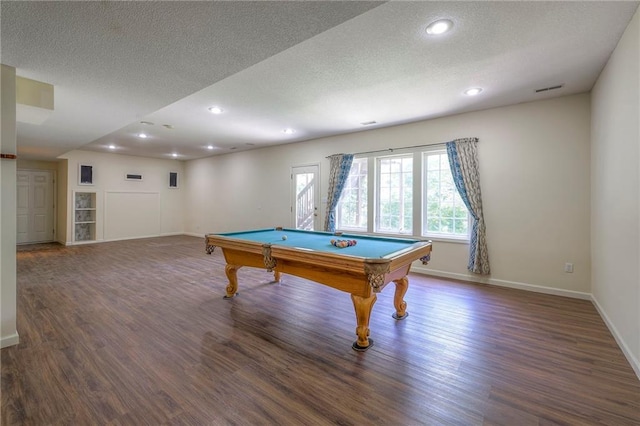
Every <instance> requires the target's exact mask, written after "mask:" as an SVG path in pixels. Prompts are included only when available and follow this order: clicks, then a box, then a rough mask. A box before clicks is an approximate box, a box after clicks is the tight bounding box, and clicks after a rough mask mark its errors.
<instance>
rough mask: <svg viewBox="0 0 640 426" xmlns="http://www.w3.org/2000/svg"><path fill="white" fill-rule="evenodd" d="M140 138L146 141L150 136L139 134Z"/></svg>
mask: <svg viewBox="0 0 640 426" xmlns="http://www.w3.org/2000/svg"><path fill="white" fill-rule="evenodd" d="M138 137H139V138H140V139H146V138H148V137H149V135H147V134H146V133H138Z"/></svg>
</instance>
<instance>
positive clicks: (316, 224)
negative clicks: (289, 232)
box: [291, 164, 320, 231]
mask: <svg viewBox="0 0 640 426" xmlns="http://www.w3.org/2000/svg"><path fill="white" fill-rule="evenodd" d="M319 170H320V166H319V165H318V164H312V165H308V166H295V167H292V169H291V196H292V198H291V199H292V200H293V203H292V204H293V205H292V206H291V212H292V214H293V226H294V227H295V228H296V229H304V230H308V231H313V230H319V229H320V216H319V214H318V213H319V212H318V208H319V207H320V178H319V175H320V172H319Z"/></svg>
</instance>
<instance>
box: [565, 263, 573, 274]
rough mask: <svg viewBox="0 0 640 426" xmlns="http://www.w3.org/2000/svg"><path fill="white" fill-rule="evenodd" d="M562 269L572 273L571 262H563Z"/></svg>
mask: <svg viewBox="0 0 640 426" xmlns="http://www.w3.org/2000/svg"><path fill="white" fill-rule="evenodd" d="M564 271H565V272H568V273H572V272H573V263H569V262H567V263H565V264H564Z"/></svg>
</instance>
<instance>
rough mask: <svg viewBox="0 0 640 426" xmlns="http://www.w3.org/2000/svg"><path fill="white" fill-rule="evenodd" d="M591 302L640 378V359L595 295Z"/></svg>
mask: <svg viewBox="0 0 640 426" xmlns="http://www.w3.org/2000/svg"><path fill="white" fill-rule="evenodd" d="M591 302H592V303H593V305H594V306H595V307H596V310H597V311H598V313H599V314H600V317H601V318H602V320H603V321H604V323H605V324H606V325H607V328H609V331H610V332H611V334H612V335H613V338H614V339H616V342H617V343H618V346H619V347H620V349H621V350H622V353H623V354H624V356H625V357H626V358H627V361H629V364H631V368H633V371H635V373H636V376H638V379H640V361H639V360H638V359H637V358H636V357H635V356H634V355H633V352H631V350H630V349H629V347H628V346H627V344H626V343H625V342H624V340H623V339H622V336H621V335H620V333H619V332H618V330H617V329H616V327H615V326H614V325H613V322H612V321H611V319H610V318H609V316H607V314H606V312H605V311H604V309H602V306H601V305H600V303H598V299H596V298H595V296H593V295H591Z"/></svg>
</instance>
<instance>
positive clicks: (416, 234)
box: [336, 144, 473, 244]
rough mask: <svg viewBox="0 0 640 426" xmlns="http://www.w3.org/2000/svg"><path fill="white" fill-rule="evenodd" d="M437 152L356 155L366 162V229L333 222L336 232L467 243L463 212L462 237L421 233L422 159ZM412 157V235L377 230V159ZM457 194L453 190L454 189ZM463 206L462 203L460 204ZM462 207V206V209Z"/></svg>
mask: <svg viewBox="0 0 640 426" xmlns="http://www.w3.org/2000/svg"><path fill="white" fill-rule="evenodd" d="M432 152H440V153H444V154H446V148H445V147H444V146H443V145H441V144H438V145H432V146H428V145H427V146H420V147H413V148H403V149H393V150H389V152H372V153H368V154H361V155H357V154H356V158H355V159H356V160H362V159H363V158H366V159H367V160H366V161H367V229H366V230H365V229H361V228H350V227H343V226H341V224H340V222H339V221H338V220H337V221H336V230H339V231H347V232H350V233H353V234H369V235H379V236H389V237H399V238H420V239H429V240H432V241H443V242H451V243H460V244H469V242H470V240H471V230H472V227H473V217H472V216H471V214H470V212H469V211H468V209H467V223H468V226H467V234H466V235H465V236H457V235H455V234H441V233H429V232H424V229H423V222H424V220H426V218H425V217H424V216H425V214H424V212H425V211H426V206H425V202H426V191H425V188H424V183H425V181H426V173H427V170H426V165H425V164H424V160H425V158H426V156H427V154H428V153H432ZM407 155H413V178H412V180H413V187H412V191H413V194H412V198H413V212H412V218H413V223H412V232H411V233H410V234H401V233H390V232H387V231H379V230H378V229H379V226H378V220H379V219H378V214H377V212H378V211H379V205H378V199H377V196H378V187H379V186H378V185H379V183H378V179H379V174H378V159H380V158H385V157H394V156H407ZM456 191H457V190H456ZM463 205H464V203H463ZM465 208H466V206H465Z"/></svg>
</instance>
